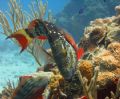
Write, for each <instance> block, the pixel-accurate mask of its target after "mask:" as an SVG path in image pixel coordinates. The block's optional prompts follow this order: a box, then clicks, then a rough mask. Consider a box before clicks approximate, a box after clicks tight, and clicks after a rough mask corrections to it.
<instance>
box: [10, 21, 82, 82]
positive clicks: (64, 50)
mask: <svg viewBox="0 0 120 99" xmlns="http://www.w3.org/2000/svg"><path fill="white" fill-rule="evenodd" d="M25 31H26V33H25V32H24V34H25V35H27V37H28V38H29V39H30V40H31V41H32V39H35V38H37V39H41V40H45V39H48V42H49V44H50V47H51V50H52V55H53V58H54V60H55V63H56V64H57V66H58V69H59V71H60V73H61V74H62V76H63V77H64V78H65V79H66V80H70V79H71V78H72V76H73V75H74V72H75V69H76V65H77V62H78V59H79V58H80V57H81V56H82V54H83V49H82V48H81V49H79V48H78V47H77V46H76V43H75V41H74V39H73V38H72V36H70V35H69V34H68V33H65V32H64V31H63V30H61V29H59V28H58V27H57V26H56V25H54V24H52V23H49V22H47V21H42V20H40V19H35V20H33V21H32V22H30V24H29V25H28V28H27V29H25ZM18 34H19V35H20V33H18V32H17V33H15V34H12V36H9V37H15V38H16V39H18V41H19V43H20V44H21V45H22V47H24V46H25V47H24V48H22V51H23V50H24V49H25V48H26V45H29V43H30V41H29V40H28V42H27V44H23V42H22V43H21V41H20V39H19V37H18V36H17V35H18ZM21 34H22V33H21ZM28 38H26V39H28Z"/></svg>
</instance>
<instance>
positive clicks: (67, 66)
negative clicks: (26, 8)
mask: <svg viewBox="0 0 120 99" xmlns="http://www.w3.org/2000/svg"><path fill="white" fill-rule="evenodd" d="M39 23H40V24H43V25H39V26H44V28H46V30H47V31H46V32H45V34H46V36H47V38H48V42H49V44H50V47H51V50H52V54H53V58H54V60H55V62H56V64H57V66H58V68H59V71H60V72H61V74H62V76H63V77H64V78H65V79H66V80H69V79H71V78H72V76H73V74H74V72H75V68H76V65H77V55H76V50H75V49H74V48H73V46H72V45H71V44H70V43H69V42H68V41H67V40H66V39H65V36H64V32H63V31H61V30H60V29H58V28H57V27H56V26H55V25H54V24H52V23H48V22H41V21H40V22H39Z"/></svg>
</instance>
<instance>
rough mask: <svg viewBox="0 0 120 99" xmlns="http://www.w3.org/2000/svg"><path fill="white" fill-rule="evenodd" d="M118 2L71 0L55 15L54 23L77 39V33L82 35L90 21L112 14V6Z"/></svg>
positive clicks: (109, 0)
mask: <svg viewBox="0 0 120 99" xmlns="http://www.w3.org/2000/svg"><path fill="white" fill-rule="evenodd" d="M119 4H120V1H119V0H76V1H74V0H71V1H70V3H68V5H66V7H65V8H64V10H63V11H62V12H61V13H60V14H58V15H57V21H56V23H57V24H58V25H59V26H61V27H62V28H65V29H66V30H68V32H70V33H72V35H73V36H74V38H75V39H76V40H77V41H79V39H80V36H78V35H82V33H83V32H84V28H85V27H86V26H88V25H89V22H90V21H92V20H94V19H97V18H104V17H106V16H108V17H109V16H112V15H114V14H115V10H114V8H115V6H117V5H119Z"/></svg>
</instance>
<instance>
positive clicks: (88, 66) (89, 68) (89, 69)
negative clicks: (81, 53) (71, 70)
mask: <svg viewBox="0 0 120 99" xmlns="http://www.w3.org/2000/svg"><path fill="white" fill-rule="evenodd" d="M78 67H79V70H80V71H81V74H82V75H83V76H85V77H86V78H87V79H88V80H90V79H91V78H92V76H93V65H92V63H91V62H90V61H89V60H82V61H80V63H79V65H78Z"/></svg>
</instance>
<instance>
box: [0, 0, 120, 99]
mask: <svg viewBox="0 0 120 99" xmlns="http://www.w3.org/2000/svg"><path fill="white" fill-rule="evenodd" d="M10 1H11V4H12V5H11V7H10V8H11V15H12V13H14V14H15V15H16V18H18V20H15V19H16V18H15V19H13V17H12V16H11V15H10V16H11V20H12V22H13V26H14V29H13V30H12V29H11V27H10V26H9V22H8V20H7V18H6V17H5V15H4V14H3V13H1V14H0V16H1V17H0V18H1V20H0V22H1V24H2V23H3V24H2V28H3V30H4V32H5V35H7V36H8V37H7V38H10V39H11V38H14V39H15V40H14V42H15V43H16V44H18V45H19V46H20V47H22V50H21V52H22V51H24V50H28V52H30V53H31V54H32V55H33V56H34V58H35V60H36V62H37V63H38V64H39V65H40V66H41V67H40V68H39V69H38V70H37V71H36V72H35V73H32V74H26V75H23V76H21V77H19V81H18V85H17V86H16V87H15V86H14V84H12V83H11V82H9V83H8V87H6V88H5V89H4V90H3V91H2V93H1V94H0V98H1V99H118V98H119V97H120V6H117V7H116V8H115V10H116V13H117V14H116V15H115V16H112V17H108V18H104V19H102V18H99V19H96V20H94V21H91V22H90V25H89V26H88V27H86V28H85V30H84V34H83V37H82V39H81V40H80V42H79V44H78V45H77V44H76V43H75V41H74V39H73V38H72V36H71V35H70V34H69V33H67V32H66V31H65V30H63V29H60V28H59V27H58V26H57V25H56V24H54V19H53V18H52V16H51V17H50V16H49V17H48V18H49V20H45V19H44V18H43V16H44V14H45V11H46V4H47V3H46V4H45V5H44V4H43V3H42V1H40V2H37V4H39V5H38V8H39V9H38V12H36V11H35V9H34V8H35V7H34V5H33V4H32V9H31V10H32V15H33V17H32V18H30V17H29V19H30V20H26V18H25V19H24V17H25V16H24V14H23V13H22V12H21V9H20V8H19V7H18V8H17V9H18V11H17V12H16V10H15V11H14V7H16V6H18V5H17V3H16V2H15V1H14V0H10ZM18 12H19V13H18ZM19 14H20V15H19ZM18 15H19V16H18ZM21 18H23V19H24V20H22V22H21V21H20V20H21ZM3 20H4V22H2V21H3ZM24 23H26V24H24ZM24 25H25V26H24ZM46 40H48V43H49V44H50V49H49V50H48V49H45V48H43V46H42V45H43V43H44V41H46ZM28 69H29V68H28Z"/></svg>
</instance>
